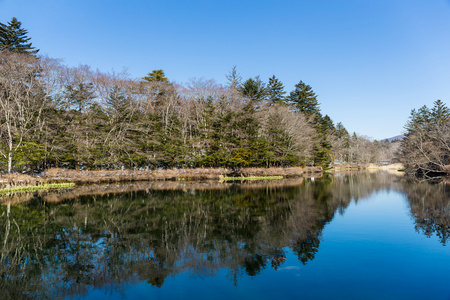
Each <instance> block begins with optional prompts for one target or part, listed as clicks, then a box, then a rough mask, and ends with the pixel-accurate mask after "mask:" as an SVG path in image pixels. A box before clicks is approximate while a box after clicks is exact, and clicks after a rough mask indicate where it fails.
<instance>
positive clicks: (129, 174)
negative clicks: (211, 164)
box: [0, 167, 322, 188]
mask: <svg viewBox="0 0 450 300" xmlns="http://www.w3.org/2000/svg"><path fill="white" fill-rule="evenodd" d="M321 172H322V168H321V167H306V168H301V167H292V168H242V169H239V170H231V169H226V168H198V169H167V170H148V171H147V170H95V171H89V170H86V171H77V170H67V169H61V168H53V169H48V170H46V171H45V172H44V173H43V175H42V176H40V177H37V176H30V175H24V174H8V175H3V176H2V177H1V178H0V188H10V187H15V186H29V185H42V184H45V183H60V182H73V183H75V184H78V185H80V184H91V183H97V184H98V183H113V182H134V181H166V180H179V181H190V180H218V179H219V178H220V177H221V176H234V177H239V176H242V177H250V176H283V177H294V176H299V175H302V174H303V175H304V176H308V175H307V174H317V173H321Z"/></svg>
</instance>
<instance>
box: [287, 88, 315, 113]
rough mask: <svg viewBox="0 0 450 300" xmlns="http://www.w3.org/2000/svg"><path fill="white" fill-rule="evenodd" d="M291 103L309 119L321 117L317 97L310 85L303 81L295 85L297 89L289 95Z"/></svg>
mask: <svg viewBox="0 0 450 300" xmlns="http://www.w3.org/2000/svg"><path fill="white" fill-rule="evenodd" d="M289 102H290V104H291V105H292V106H294V107H295V108H296V109H297V110H298V111H300V112H302V113H304V114H305V115H306V116H308V117H311V116H315V118H316V119H318V118H319V117H320V107H319V102H318V101H317V95H316V94H315V93H314V91H313V90H312V89H311V87H310V86H309V85H307V84H305V83H303V81H301V80H300V82H299V83H297V84H296V85H295V89H294V90H293V91H292V92H291V94H290V95H289Z"/></svg>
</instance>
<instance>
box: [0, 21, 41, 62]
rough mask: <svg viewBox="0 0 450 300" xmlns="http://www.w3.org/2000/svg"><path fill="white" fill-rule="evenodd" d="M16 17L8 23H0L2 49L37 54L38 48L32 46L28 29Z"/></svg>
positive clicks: (0, 47) (0, 44) (0, 48)
mask: <svg viewBox="0 0 450 300" xmlns="http://www.w3.org/2000/svg"><path fill="white" fill-rule="evenodd" d="M21 27H22V23H21V22H20V21H18V20H17V19H16V18H15V17H13V18H12V19H11V21H10V22H8V24H3V23H0V50H9V51H11V52H17V53H28V54H36V53H37V52H39V50H38V49H36V48H35V47H32V46H31V42H30V40H31V38H29V37H27V34H28V31H27V30H26V29H24V28H21Z"/></svg>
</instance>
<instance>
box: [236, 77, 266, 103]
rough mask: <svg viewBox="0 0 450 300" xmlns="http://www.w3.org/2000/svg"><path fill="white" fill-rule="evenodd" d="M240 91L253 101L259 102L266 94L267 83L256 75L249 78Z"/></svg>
mask: <svg viewBox="0 0 450 300" xmlns="http://www.w3.org/2000/svg"><path fill="white" fill-rule="evenodd" d="M240 92H241V93H242V95H243V96H245V97H247V98H249V99H250V100H252V101H255V102H259V101H261V100H263V99H264V97H265V96H266V88H265V84H264V83H263V82H262V81H261V80H260V79H259V76H256V77H255V79H253V78H249V79H247V80H246V81H245V82H244V83H243V84H242V86H241V88H240Z"/></svg>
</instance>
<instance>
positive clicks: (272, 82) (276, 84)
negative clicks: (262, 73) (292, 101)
mask: <svg viewBox="0 0 450 300" xmlns="http://www.w3.org/2000/svg"><path fill="white" fill-rule="evenodd" d="M284 94H286V92H285V90H284V85H283V83H281V81H279V80H278V78H276V77H275V75H273V76H272V77H270V78H269V83H268V84H267V99H268V100H269V102H270V104H272V105H273V104H277V103H280V104H283V103H284V101H285V97H284Z"/></svg>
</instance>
